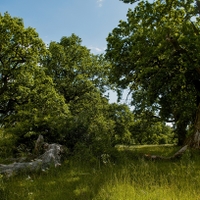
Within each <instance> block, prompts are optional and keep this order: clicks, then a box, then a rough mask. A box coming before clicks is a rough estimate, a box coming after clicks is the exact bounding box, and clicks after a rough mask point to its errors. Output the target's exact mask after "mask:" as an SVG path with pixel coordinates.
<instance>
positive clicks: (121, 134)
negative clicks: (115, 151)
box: [109, 103, 134, 144]
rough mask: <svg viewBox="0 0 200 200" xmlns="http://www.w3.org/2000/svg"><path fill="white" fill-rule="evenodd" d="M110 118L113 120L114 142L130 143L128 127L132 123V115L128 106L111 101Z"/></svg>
mask: <svg viewBox="0 0 200 200" xmlns="http://www.w3.org/2000/svg"><path fill="white" fill-rule="evenodd" d="M109 112H110V118H111V119H112V120H113V121H114V123H115V127H114V139H113V140H114V141H113V142H114V143H115V144H130V143H131V142H132V141H131V139H132V137H131V132H130V128H131V126H132V125H133V123H134V115H133V113H132V112H131V110H130V108H129V107H128V106H127V105H125V104H121V105H118V104H116V103H113V104H111V105H110V109H109Z"/></svg>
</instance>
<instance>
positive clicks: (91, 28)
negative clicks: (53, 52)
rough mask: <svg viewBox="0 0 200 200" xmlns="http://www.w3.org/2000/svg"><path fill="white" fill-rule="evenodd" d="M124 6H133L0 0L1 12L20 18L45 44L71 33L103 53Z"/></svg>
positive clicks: (83, 0) (87, 0)
mask: <svg viewBox="0 0 200 200" xmlns="http://www.w3.org/2000/svg"><path fill="white" fill-rule="evenodd" d="M128 8H133V5H131V4H125V3H123V2H122V1H120V0H0V12H1V14H3V13H5V12H6V11H8V13H9V14H10V15H11V16H13V17H20V18H23V20H24V24H25V26H26V27H27V26H31V27H34V28H36V31H37V32H38V33H39V36H40V37H41V38H42V39H43V41H44V42H45V43H49V42H50V41H59V40H60V38H61V37H62V36H70V35H71V34H72V33H75V34H76V35H78V36H79V37H80V38H81V39H82V44H83V45H85V46H87V47H88V48H89V49H91V51H92V52H93V53H103V52H104V50H105V48H106V39H105V38H106V37H107V36H108V33H109V32H111V31H112V29H113V28H115V27H116V26H117V25H118V22H119V20H121V19H122V20H126V14H127V11H128Z"/></svg>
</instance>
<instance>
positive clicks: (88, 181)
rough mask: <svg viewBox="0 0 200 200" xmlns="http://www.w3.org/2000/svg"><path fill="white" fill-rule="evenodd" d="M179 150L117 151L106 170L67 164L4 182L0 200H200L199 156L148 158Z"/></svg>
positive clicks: (75, 162) (96, 165)
mask: <svg viewBox="0 0 200 200" xmlns="http://www.w3.org/2000/svg"><path fill="white" fill-rule="evenodd" d="M176 150H177V147H175V146H137V147H130V148H129V149H122V148H121V147H120V148H119V150H118V152H115V154H114V156H113V157H111V158H110V162H109V163H107V164H106V165H104V164H103V163H101V162H100V161H98V160H97V161H96V163H94V162H92V164H91V163H89V162H83V161H81V162H80V161H78V160H76V159H74V158H70V159H69V160H66V161H65V162H64V163H63V164H62V166H61V167H59V168H57V169H54V168H52V169H50V170H48V171H47V172H40V173H35V174H22V175H20V176H16V177H12V178H9V179H7V178H5V177H3V178H0V199H1V200H13V199H15V200H18V199H20V200H47V199H48V200H65V199H67V200H70V199H71V200H76V199H77V200H133V199H134V200H151V199H152V200H176V199H177V200H198V199H200V193H199V188H200V168H199V166H200V155H199V152H192V153H191V152H190V151H187V152H186V153H185V154H184V156H183V158H182V159H181V160H177V161H169V160H164V161H163V160H161V161H149V160H145V159H144V157H143V154H144V153H151V154H156V155H167V156H168V155H172V154H173V153H174V152H175V151H176Z"/></svg>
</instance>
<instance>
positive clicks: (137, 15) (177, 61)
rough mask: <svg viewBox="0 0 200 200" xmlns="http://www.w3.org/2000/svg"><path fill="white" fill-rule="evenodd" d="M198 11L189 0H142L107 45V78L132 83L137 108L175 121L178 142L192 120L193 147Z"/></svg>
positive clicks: (198, 90)
mask: <svg viewBox="0 0 200 200" xmlns="http://www.w3.org/2000/svg"><path fill="white" fill-rule="evenodd" d="M124 2H126V3H128V2H130V3H133V2H135V1H125V0H124ZM198 12H199V9H198V2H197V3H196V5H195V3H194V2H193V1H191V0H190V1H178V0H175V1H174V0H172V1H171V0H166V1H158V0H157V1H154V2H153V3H149V2H145V1H141V2H140V3H138V5H137V6H136V7H135V9H134V10H129V11H128V14H127V21H120V23H119V25H118V27H117V28H115V29H114V30H113V31H112V33H110V34H109V36H108V38H107V41H108V45H107V50H106V57H107V59H108V60H109V61H110V62H111V63H112V73H111V76H110V80H111V81H112V82H113V83H117V85H118V86H119V87H120V88H121V89H124V88H130V89H131V91H132V99H133V101H132V104H133V105H134V106H135V109H136V111H139V112H142V111H143V112H144V111H145V112H146V111H147V110H148V112H149V111H150V113H156V114H157V116H156V117H160V118H161V119H162V120H165V121H173V122H175V124H176V126H177V131H178V135H179V144H182V143H183V142H184V140H185V137H186V131H185V129H186V127H187V126H188V125H189V124H193V128H194V134H193V137H192V138H191V139H190V141H189V144H190V145H191V146H193V147H199V144H200V143H199V141H200V66H199V64H200V61H199V54H200V35H199V28H200V24H199V22H200V18H199V14H198Z"/></svg>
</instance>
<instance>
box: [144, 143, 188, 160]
mask: <svg viewBox="0 0 200 200" xmlns="http://www.w3.org/2000/svg"><path fill="white" fill-rule="evenodd" d="M187 148H188V145H185V146H184V147H182V148H181V149H180V150H178V151H177V152H176V153H175V154H174V155H173V156H170V157H164V156H157V155H149V154H145V158H147V159H149V160H173V159H177V158H181V157H182V155H183V153H184V152H185V151H186V150H187Z"/></svg>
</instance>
